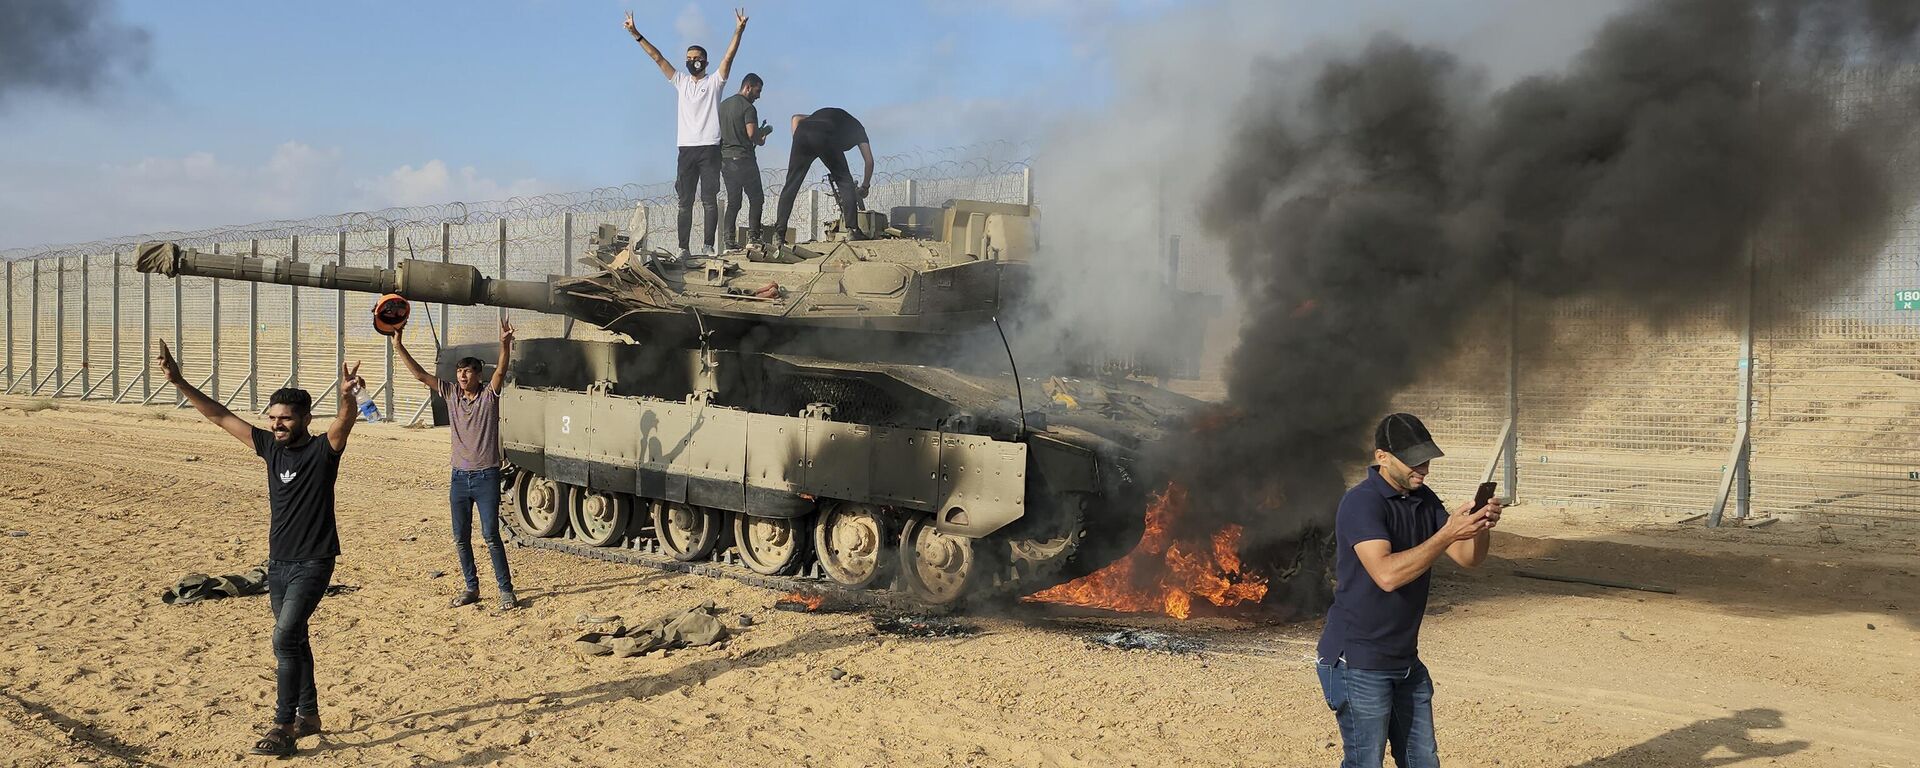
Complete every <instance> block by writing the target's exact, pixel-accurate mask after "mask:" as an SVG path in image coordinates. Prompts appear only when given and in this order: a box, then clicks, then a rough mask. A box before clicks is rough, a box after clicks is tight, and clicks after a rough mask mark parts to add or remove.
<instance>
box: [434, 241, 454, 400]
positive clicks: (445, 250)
mask: <svg viewBox="0 0 1920 768" xmlns="http://www.w3.org/2000/svg"><path fill="white" fill-rule="evenodd" d="M450 261H453V225H452V224H450V223H448V222H444V221H443V222H440V263H442V264H446V263H448V262H450ZM447 323H448V320H447V305H446V303H445V302H442V303H441V304H440V338H441V340H442V342H441V343H442V344H452V343H453V326H451V325H448V324H447ZM437 351H438V350H436V352H437ZM435 357H436V358H438V357H439V356H438V355H437V354H436V355H435ZM433 370H434V371H435V375H439V374H438V372H439V370H440V364H439V362H438V360H437V359H436V361H435V362H434V367H433Z"/></svg>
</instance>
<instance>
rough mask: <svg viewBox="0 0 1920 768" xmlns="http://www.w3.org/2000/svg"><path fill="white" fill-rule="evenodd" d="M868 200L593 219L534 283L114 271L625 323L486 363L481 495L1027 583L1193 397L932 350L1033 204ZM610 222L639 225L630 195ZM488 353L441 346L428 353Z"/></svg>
mask: <svg viewBox="0 0 1920 768" xmlns="http://www.w3.org/2000/svg"><path fill="white" fill-rule="evenodd" d="M890 214H891V215H886V214H881V213H878V212H862V213H861V214H860V215H861V216H862V217H863V218H864V219H865V220H864V221H861V222H860V224H861V225H862V226H861V227H860V231H863V232H874V233H884V235H883V236H881V237H878V238H876V239H870V240H853V239H850V238H849V237H847V236H846V235H845V234H844V233H832V232H830V233H829V237H828V238H826V239H823V240H821V241H816V242H811V243H803V244H799V245H795V246H782V247H779V248H777V249H763V248H759V247H754V248H751V249H747V250H736V251H729V252H726V253H722V254H719V255H717V256H716V257H713V258H708V259H705V260H699V261H692V262H689V263H686V264H677V263H670V262H669V260H667V259H665V258H663V255H664V254H662V253H659V252H655V251H652V250H650V249H648V248H647V247H646V246H645V243H644V238H639V239H638V240H634V239H630V238H629V236H628V235H625V234H622V233H620V232H619V231H618V229H617V228H616V227H614V226H612V225H603V226H602V227H600V228H599V229H598V230H597V231H596V232H595V233H593V235H592V237H591V239H590V248H589V252H588V253H587V255H586V256H585V257H584V258H582V260H581V262H582V264H583V265H585V266H586V267H587V268H588V270H589V271H588V272H587V273H586V274H582V275H579V276H571V277H561V276H550V277H549V278H547V279H546V280H538V281H536V280H508V279H501V278H497V277H496V278H489V277H485V276H482V275H481V274H480V272H479V271H478V270H477V269H476V268H474V267H472V266H467V265H461V264H448V263H443V262H433V261H419V260H406V261H402V262H400V263H398V264H397V265H396V267H395V268H393V269H381V268H357V267H339V266H329V265H321V264H309V263H300V262H292V261H286V260H280V259H256V258H248V257H244V256H234V255H224V254H212V253H202V252H197V251H194V250H189V249H183V248H181V247H179V246H178V245H176V244H173V243H146V244H143V245H142V246H141V248H140V253H139V258H138V268H139V269H140V270H141V271H143V272H154V273H160V274H164V275H169V276H180V275H186V276H204V277H212V278H222V279H230V280H244V281H251V282H266V283H279V284H287V285H300V286H309V287H315V288H328V289H338V290H347V291H360V292H365V293H372V294H387V293H393V294H398V295H400V296H402V297H405V298H406V299H408V300H411V301H424V302H443V303H448V304H457V305H476V304H478V305H488V306H498V307H508V308H515V309H522V310H531V311H535V312H544V313H552V314H560V315H566V316H570V317H574V318H577V319H579V320H583V321H587V322H591V323H594V324H595V325H598V326H600V327H602V328H605V329H607V330H609V331H612V332H614V333H615V334H618V335H620V336H624V337H626V338H627V339H628V341H623V342H602V341H585V340H575V339H565V338H560V339H527V340H523V341H521V342H520V343H519V344H517V345H516V346H515V350H514V359H513V360H511V361H506V364H507V365H508V366H509V369H508V370H509V374H510V375H509V378H508V384H507V386H506V387H505V389H504V391H503V392H502V393H501V406H500V410H501V427H500V431H501V435H500V437H501V447H502V449H503V452H504V454H505V457H506V459H507V461H508V462H509V464H510V469H511V471H510V472H508V473H506V475H507V477H506V479H505V480H504V481H503V482H504V485H505V488H504V489H503V491H504V494H503V501H502V505H503V513H504V517H506V518H507V519H508V521H509V528H510V530H511V531H512V533H513V535H514V537H515V538H516V540H519V541H521V542H522V543H527V544H531V545H534V546H543V547H547V548H552V549H561V550H564V551H568V552H572V553H575V554H579V555H583V556H590V557H598V558H601V559H614V560H632V561H636V562H643V563H646V564H651V565H665V566H668V567H679V568H682V569H689V570H702V571H711V570H719V571H723V572H726V573H727V574H729V575H732V576H735V577H737V578H743V579H745V580H748V581H758V582H761V583H769V584H770V585H775V586H791V585H792V584H793V583H794V580H793V579H788V578H785V577H795V576H799V577H817V578H819V579H821V580H822V581H823V582H830V583H831V584H834V585H838V587H839V588H842V589H845V590H870V589H871V590H882V591H881V592H878V593H874V592H863V593H861V594H878V595H880V596H883V597H885V596H887V595H890V594H893V593H894V592H904V593H906V595H908V596H909V597H910V598H911V599H912V600H913V601H917V602H921V603H925V604H930V605H951V604H954V603H957V602H960V601H962V600H966V599H970V598H973V597H977V596H980V595H985V594H1006V593H1014V594H1028V593H1032V592H1035V591H1037V590H1041V589H1045V588H1047V587H1050V586H1053V585H1056V584H1061V583H1065V582H1067V581H1069V580H1071V579H1074V578H1077V577H1080V576H1084V575H1086V574H1088V573H1091V572H1093V571H1094V570H1096V569H1098V568H1099V567H1101V566H1103V565H1105V564H1107V563H1109V562H1112V561H1113V560H1115V559H1116V558H1118V557H1120V556H1121V555H1123V554H1125V553H1126V552H1127V551H1128V550H1129V549H1131V548H1132V547H1133V546H1134V544H1135V543H1136V542H1138V541H1139V540H1140V537H1141V534H1142V531H1143V530H1144V528H1145V516H1146V509H1147V504H1148V499H1149V491H1151V490H1157V489H1158V488H1159V487H1160V483H1161V481H1160V480H1159V479H1157V478H1153V477H1148V476H1146V475H1145V473H1146V472H1147V471H1148V470H1147V469H1145V468H1143V467H1141V466H1139V463H1138V460H1137V459H1138V454H1139V449H1140V448H1141V447H1143V446H1144V445H1147V444H1149V443H1151V442H1152V441H1155V440H1156V439H1158V438H1159V437H1160V436H1161V435H1162V433H1163V431H1164V430H1167V429H1170V428H1172V427H1174V426H1175V424H1176V423H1177V422H1178V420H1179V419H1180V417H1181V416H1182V415H1183V414H1184V413H1186V412H1187V411H1188V410H1189V409H1190V408H1191V407H1192V406H1193V405H1195V401H1192V400H1190V399H1188V398H1186V397H1184V396H1181V395H1178V394H1175V393H1172V392H1169V391H1166V390H1163V389H1158V388H1155V387H1152V386H1149V385H1146V384H1144V383H1141V382H1137V381H1131V380H1126V379H1119V378H1104V379H1102V378H1064V377H1048V378H1045V379H1043V380H1029V381H1028V382H1027V384H1026V386H1024V387H1018V388H1016V387H1015V386H1014V382H1015V379H1014V378H1013V377H1012V376H1009V375H1008V374H1006V373H1004V372H1001V371H999V370H997V367H996V366H986V367H983V368H982V369H980V370H972V369H963V368H962V367H960V366H957V365H955V364H953V363H952V362H951V361H952V360H953V359H954V347H955V346H956V345H958V344H960V343H961V340H962V339H972V340H973V341H974V342H977V341H978V340H979V338H980V337H982V336H983V335H986V334H995V335H993V336H989V338H994V339H995V343H996V345H997V346H996V347H995V349H998V350H1003V354H1002V355H1001V357H1000V358H999V362H1002V363H1014V362H1016V361H1014V360H1013V359H1012V356H1011V354H1010V353H1006V352H1004V350H1005V346H1004V343H1005V339H1004V337H1003V336H998V335H997V334H996V331H997V328H996V326H997V321H996V319H995V318H996V316H997V315H1000V314H1005V313H1006V312H1008V311H1010V310H1011V309H1012V308H1013V305H1015V304H1017V303H1018V301H1019V300H1020V296H1021V294H1022V290H1023V288H1024V287H1025V285H1026V282H1027V278H1028V269H1029V266H1030V261H1031V259H1032V258H1033V256H1034V234H1033V233H1034V213H1033V211H1032V209H1031V208H1029V207H1028V206H1024V205H1007V204H997V203H984V202H975V201H954V202H950V203H948V204H947V205H946V206H944V207H942V208H896V209H893V211H891V212H890ZM889 219H891V221H889ZM629 230H630V231H633V232H644V231H645V222H644V219H643V217H642V214H641V213H640V212H639V211H638V210H636V213H635V219H634V221H632V222H630V224H629ZM487 346H490V345H487ZM488 351H489V350H487V349H484V348H482V347H481V346H480V345H475V346H473V347H468V348H448V349H445V350H443V351H442V354H441V357H440V365H441V366H442V368H443V370H445V369H448V368H450V367H451V361H453V360H456V359H458V358H459V357H462V356H466V355H469V354H472V355H474V356H477V357H483V358H484V357H489V356H490V355H488V354H486V353H487V352H488ZM490 362H491V361H490ZM1008 367H1009V368H1017V366H1013V365H1009V366H1008ZM1014 375H1015V376H1017V373H1016V374H1014ZM1029 398H1030V399H1029ZM676 562H677V563H679V564H680V565H678V566H676V565H675V563H676ZM709 566H711V567H709ZM776 581H777V582H779V583H778V584H772V583H771V582H776Z"/></svg>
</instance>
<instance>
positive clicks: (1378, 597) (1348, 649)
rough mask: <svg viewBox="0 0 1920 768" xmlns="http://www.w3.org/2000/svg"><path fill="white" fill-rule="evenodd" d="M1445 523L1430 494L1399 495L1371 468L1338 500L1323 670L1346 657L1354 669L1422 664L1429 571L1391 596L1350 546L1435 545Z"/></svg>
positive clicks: (1401, 548) (1424, 489) (1322, 646)
mask: <svg viewBox="0 0 1920 768" xmlns="http://www.w3.org/2000/svg"><path fill="white" fill-rule="evenodd" d="M1446 524H1447V509H1446V507H1445V506H1444V505H1442V504H1441V503H1440V497H1439V496H1437V495H1435V494H1434V492H1433V489H1431V488H1427V487H1426V486H1424V485H1423V486H1421V487H1420V488H1419V489H1418V490H1415V491H1414V492H1412V493H1401V492H1399V491H1397V490H1394V488H1393V486H1392V485H1391V484H1389V483H1388V482H1387V481H1386V480H1384V479H1382V478H1381V477H1380V468H1379V467H1368V468H1367V478H1366V479H1365V480H1361V481H1360V484H1359V485H1356V486H1354V487H1352V488H1350V489H1348V490H1347V495H1346V496H1343V497H1341V498H1340V511H1339V513H1337V514H1336V515H1335V517H1334V522H1333V531H1334V541H1335V545H1334V546H1335V550H1336V551H1335V552H1334V565H1333V568H1334V571H1333V574H1334V579H1335V580H1336V586H1335V587H1334V590H1333V607H1332V608H1329V609H1327V628H1326V629H1325V630H1323V631H1322V632H1321V633H1320V663H1322V664H1332V663H1334V660H1336V659H1340V658H1345V659H1346V660H1347V666H1348V667H1349V668H1352V669H1404V668H1406V667H1410V666H1413V663H1414V661H1415V660H1416V659H1417V658H1418V657H1419V651H1418V649H1419V644H1420V619H1421V617H1423V616H1425V615H1426V612H1427V587H1428V585H1429V584H1430V583H1431V576H1432V574H1433V572H1432V571H1431V570H1429V571H1428V572H1426V573H1423V574H1420V578H1418V579H1414V580H1413V581H1411V582H1408V583H1407V584H1406V585H1404V586H1402V587H1400V588H1399V589H1396V590H1394V591H1392V592H1387V591H1385V590H1382V589H1381V588H1380V585H1378V584H1375V583H1374V582H1373V577H1372V576H1369V575H1367V567H1366V566H1365V565H1362V564H1361V563H1360V556H1359V555H1356V554H1354V553H1353V545H1355V544H1358V543H1360V542H1363V541H1371V540H1373V539H1385V540H1387V542H1388V543H1389V544H1390V545H1391V546H1392V551H1394V552H1403V551H1406V550H1409V549H1413V548H1414V547H1417V546H1420V543H1421V542H1424V541H1426V540H1427V539H1430V538H1433V535H1434V534H1435V533H1439V532H1440V528H1441V527H1442V526H1445V525H1446Z"/></svg>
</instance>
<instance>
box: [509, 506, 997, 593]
mask: <svg viewBox="0 0 1920 768" xmlns="http://www.w3.org/2000/svg"><path fill="white" fill-rule="evenodd" d="M500 527H501V529H502V530H503V531H505V532H506V539H507V540H508V541H509V542H512V543H513V544H514V545H516V546H521V547H528V548H531V549H544V550H548V551H551V552H560V553H564V554H568V555H573V556H575V557H584V558H588V559H591V560H601V561H605V562H609V563H624V564H627V565H637V566H641V567H643V568H652V569H654V570H658V571H667V572H671V573H686V574H693V575H697V576H707V577H712V578H723V579H731V580H733V581H737V582H740V583H743V584H748V585H751V586H755V587H761V588H763V589H772V590H779V591H781V592H804V593H808V594H815V595H825V596H828V597H829V598H830V600H829V603H828V604H826V605H824V606H823V608H822V610H834V609H846V608H860V609H869V610H887V611H903V612H914V613H924V614H950V613H956V612H959V611H960V610H961V608H962V607H963V605H951V606H937V605H927V604H926V603H922V602H920V601H918V600H915V599H913V597H912V596H910V595H908V594H906V593H905V592H900V591H895V590H891V589H849V588H847V587H844V586H842V585H840V584H838V583H836V582H834V581H833V580H832V579H828V578H826V577H825V576H822V575H820V564H819V563H817V562H816V563H813V564H810V565H809V566H808V567H807V569H806V571H805V572H804V573H802V574H800V575H796V576H765V575H761V574H758V573H754V572H753V571H751V570H749V569H748V568H747V567H746V566H744V565H741V564H740V560H739V556H738V555H735V554H734V552H733V550H732V549H723V550H718V551H715V552H714V554H713V557H712V559H710V560H706V561H701V562H690V563H689V562H682V561H679V560H675V559H673V558H672V557H670V556H668V555H666V554H664V553H661V552H660V551H659V545H658V544H656V543H654V541H653V540H651V539H641V538H638V537H629V538H628V539H627V541H626V542H625V543H624V544H622V545H620V546H617V547H595V546H591V545H589V544H586V543H585V542H582V541H580V540H579V538H578V537H577V536H575V535H574V534H573V532H572V531H571V530H569V531H568V532H566V533H565V534H562V535H560V536H556V537H553V538H538V537H534V536H529V535H527V534H526V533H524V532H522V531H521V530H520V529H519V527H518V526H516V525H512V524H509V523H508V522H507V520H506V517H505V516H502V517H501V520H500Z"/></svg>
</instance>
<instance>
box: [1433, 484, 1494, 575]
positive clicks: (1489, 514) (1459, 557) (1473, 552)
mask: <svg viewBox="0 0 1920 768" xmlns="http://www.w3.org/2000/svg"><path fill="white" fill-rule="evenodd" d="M1502 509H1504V508H1503V507H1502V506H1501V504H1500V500H1499V499H1490V500H1488V501H1487V505H1486V506H1485V507H1481V508H1480V510H1479V511H1480V512H1481V513H1482V514H1484V515H1485V516H1486V524H1485V526H1484V527H1482V528H1481V529H1480V535H1478V536H1475V537H1473V538H1471V539H1467V540H1465V541H1456V542H1454V543H1452V544H1449V545H1447V557H1450V558H1453V561H1454V562H1456V563H1459V564H1460V566H1461V567H1462V568H1478V567H1480V563H1482V562H1484V561H1485V560H1486V559H1487V550H1489V549H1492V548H1493V527H1494V526H1496V525H1499V524H1500V512H1501V511H1502ZM1456 514H1459V513H1456Z"/></svg>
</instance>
